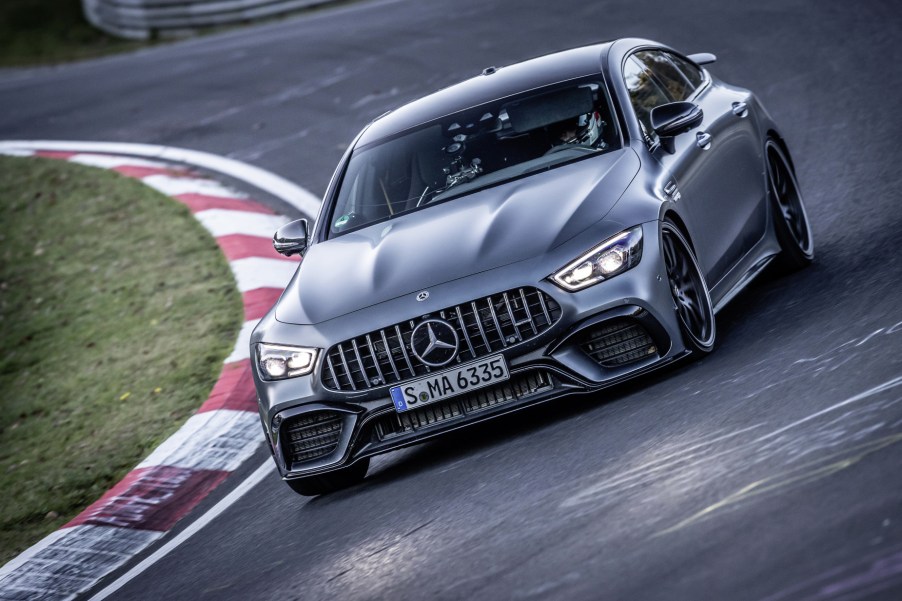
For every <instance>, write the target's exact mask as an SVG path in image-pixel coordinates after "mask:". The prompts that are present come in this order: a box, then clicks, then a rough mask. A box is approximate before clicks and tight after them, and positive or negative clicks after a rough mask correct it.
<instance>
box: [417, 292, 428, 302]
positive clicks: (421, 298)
mask: <svg viewBox="0 0 902 601" xmlns="http://www.w3.org/2000/svg"><path fill="white" fill-rule="evenodd" d="M427 298H429V291H428V290H423V291H422V292H420V293H419V294H417V300H418V301H420V302H423V301H424V300H426V299H427Z"/></svg>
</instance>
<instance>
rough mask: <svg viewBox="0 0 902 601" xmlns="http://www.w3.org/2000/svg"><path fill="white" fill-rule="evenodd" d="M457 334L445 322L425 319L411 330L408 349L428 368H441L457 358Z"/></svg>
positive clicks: (452, 327)
mask: <svg viewBox="0 0 902 601" xmlns="http://www.w3.org/2000/svg"><path fill="white" fill-rule="evenodd" d="M458 343H459V340H458V338H457V332H456V331H455V330H454V326H452V325H451V324H450V323H448V322H447V321H442V320H441V319H427V320H425V321H422V322H420V324H419V325H418V326H417V327H415V328H414V329H413V332H412V333H411V335H410V349H411V350H412V351H413V354H414V356H415V357H416V358H417V359H419V360H420V361H422V362H423V364H425V365H428V366H429V367H441V366H442V365H447V364H448V363H450V362H451V361H452V360H453V359H454V357H456V356H457V345H458Z"/></svg>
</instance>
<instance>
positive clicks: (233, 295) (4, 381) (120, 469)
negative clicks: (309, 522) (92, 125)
mask: <svg viewBox="0 0 902 601" xmlns="http://www.w3.org/2000/svg"><path fill="white" fill-rule="evenodd" d="M0 249H2V250H0V490H2V491H4V492H3V495H4V499H3V503H0V565H2V564H4V563H6V562H7V561H8V560H10V559H12V558H13V557H14V556H15V555H16V554H18V553H19V552H21V551H23V550H24V549H25V548H27V547H28V546H30V545H31V544H33V543H34V542H36V541H38V540H39V539H40V538H41V537H43V536H44V535H46V534H48V533H49V532H51V531H53V530H54V529H56V528H58V527H59V526H61V525H63V524H64V523H66V522H67V521H68V520H70V519H71V518H72V517H74V516H75V515H76V514H77V513H78V512H79V511H80V510H81V509H83V508H84V507H85V506H87V505H88V504H90V503H91V502H93V501H94V500H96V499H97V498H98V497H100V496H101V495H102V494H103V493H104V492H105V491H106V490H107V489H109V488H110V487H111V486H112V485H113V484H114V483H115V482H117V481H118V480H119V479H121V478H122V477H123V476H124V475H125V474H126V473H127V472H128V471H129V470H130V469H131V468H132V467H134V466H135V465H136V464H137V463H138V462H139V461H140V460H141V459H143V458H144V457H145V456H146V455H147V454H148V453H149V452H150V451H151V450H152V449H153V448H154V447H156V446H157V445H158V444H159V443H160V442H162V441H163V440H165V439H166V437H168V436H169V435H170V434H172V433H173V432H174V431H175V430H176V429H178V427H179V426H180V425H181V424H182V423H183V422H184V421H185V419H186V418H187V417H188V416H190V415H191V413H193V411H194V410H195V409H197V407H198V406H200V404H201V403H202V402H203V401H204V400H205V399H206V397H207V395H208V394H209V392H210V389H211V388H212V386H213V384H214V382H215V381H216V378H217V376H218V375H219V371H220V369H221V366H222V361H223V359H224V358H225V357H226V356H227V355H228V353H229V352H230V350H231V348H232V345H233V344H234V342H235V337H236V336H237V333H238V330H239V328H240V326H241V322H242V308H241V298H240V295H239V294H238V292H237V290H236V289H235V286H234V281H233V279H232V275H231V273H230V271H229V267H228V264H227V263H226V261H225V259H224V257H223V256H222V255H221V254H220V252H219V249H218V248H217V246H216V243H215V241H214V240H213V238H212V237H210V236H209V234H207V232H206V231H205V230H204V229H203V228H202V227H201V226H200V224H198V223H197V222H196V221H195V220H194V219H193V218H192V217H191V216H190V214H189V212H188V210H187V209H186V208H185V207H183V206H182V205H180V204H178V203H177V202H174V201H173V200H172V199H170V198H167V197H166V196H163V195H162V194H159V193H158V192H156V191H154V190H152V189H150V188H148V187H146V186H144V185H143V184H141V183H140V182H138V181H136V180H132V179H128V178H125V177H122V176H120V175H118V174H116V173H114V172H109V171H104V170H101V169H94V168H90V167H84V166H80V165H75V164H71V163H65V162H62V161H55V160H47V159H34V158H11V157H0Z"/></svg>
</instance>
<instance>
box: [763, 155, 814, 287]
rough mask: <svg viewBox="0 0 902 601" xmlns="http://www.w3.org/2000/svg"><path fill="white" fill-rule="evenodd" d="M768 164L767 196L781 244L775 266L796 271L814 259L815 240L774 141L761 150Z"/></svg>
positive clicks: (786, 163)
mask: <svg viewBox="0 0 902 601" xmlns="http://www.w3.org/2000/svg"><path fill="white" fill-rule="evenodd" d="M764 150H765V153H764V156H765V160H766V162H767V193H768V196H769V197H770V200H771V207H772V208H773V215H774V230H775V231H776V233H777V241H778V242H779V243H780V254H779V256H778V258H777V267H778V269H779V270H782V271H797V270H799V269H802V268H803V267H807V266H808V265H811V262H812V261H813V260H814V240H813V238H812V235H811V225H810V223H809V222H808V213H807V212H806V211H805V203H804V202H803V201H802V193H801V191H800V190H799V183H798V181H797V180H796V176H795V173H794V172H793V170H792V166H791V163H790V162H789V157H788V156H787V155H786V152H785V151H784V150H783V149H782V148H781V147H780V145H779V144H777V143H776V142H775V141H774V140H768V141H767V144H766V145H765V147H764Z"/></svg>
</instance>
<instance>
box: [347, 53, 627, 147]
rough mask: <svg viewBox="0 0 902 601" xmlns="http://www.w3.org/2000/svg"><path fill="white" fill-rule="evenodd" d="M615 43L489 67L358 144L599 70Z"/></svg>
mask: <svg viewBox="0 0 902 601" xmlns="http://www.w3.org/2000/svg"><path fill="white" fill-rule="evenodd" d="M612 43H613V42H604V43H600V44H593V45H591V46H582V47H580V48H573V49H570V50H564V51H562V52H556V53H553V54H547V55H545V56H540V57H538V58H533V59H530V60H527V61H523V62H520V63H515V64H513V65H508V66H505V67H498V68H497V69H494V70H493V69H486V70H485V71H484V72H483V74H482V75H478V76H476V77H473V78H471V79H467V80H465V81H462V82H460V83H458V84H455V85H452V86H449V87H447V88H444V89H441V90H439V91H437V92H434V93H432V94H430V95H428V96H424V97H422V98H420V99H418V100H414V101H413V102H410V103H408V104H405V105H404V106H402V107H400V108H398V109H396V110H394V111H392V112H390V113H387V114H386V115H384V116H382V117H380V118H378V119H376V120H375V121H374V122H373V123H372V124H371V125H370V126H369V127H368V128H367V129H366V131H364V132H363V134H362V135H361V137H360V139H359V140H358V142H357V145H358V146H360V145H364V144H369V143H370V142H374V141H376V140H381V139H383V138H385V137H388V136H391V135H393V134H396V133H399V132H402V131H405V130H407V129H410V128H411V127H416V126H417V125H421V124H423V123H427V122H429V121H432V120H434V119H439V118H441V117H444V116H446V115H450V114H453V113H456V112H459V111H462V110H466V109H468V108H471V107H474V106H479V105H481V104H485V103H486V102H491V101H493V100H497V99H499V98H506V97H508V96H512V95H514V94H519V93H521V92H525V91H528V90H533V89H536V88H541V87H544V86H547V85H552V84H555V83H559V82H562V81H569V80H571V79H576V78H579V77H585V76H587V75H592V74H595V73H599V72H600V71H601V61H602V59H601V57H602V54H603V53H604V52H605V51H606V50H607V49H608V48H609V47H610V46H611V44H612Z"/></svg>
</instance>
